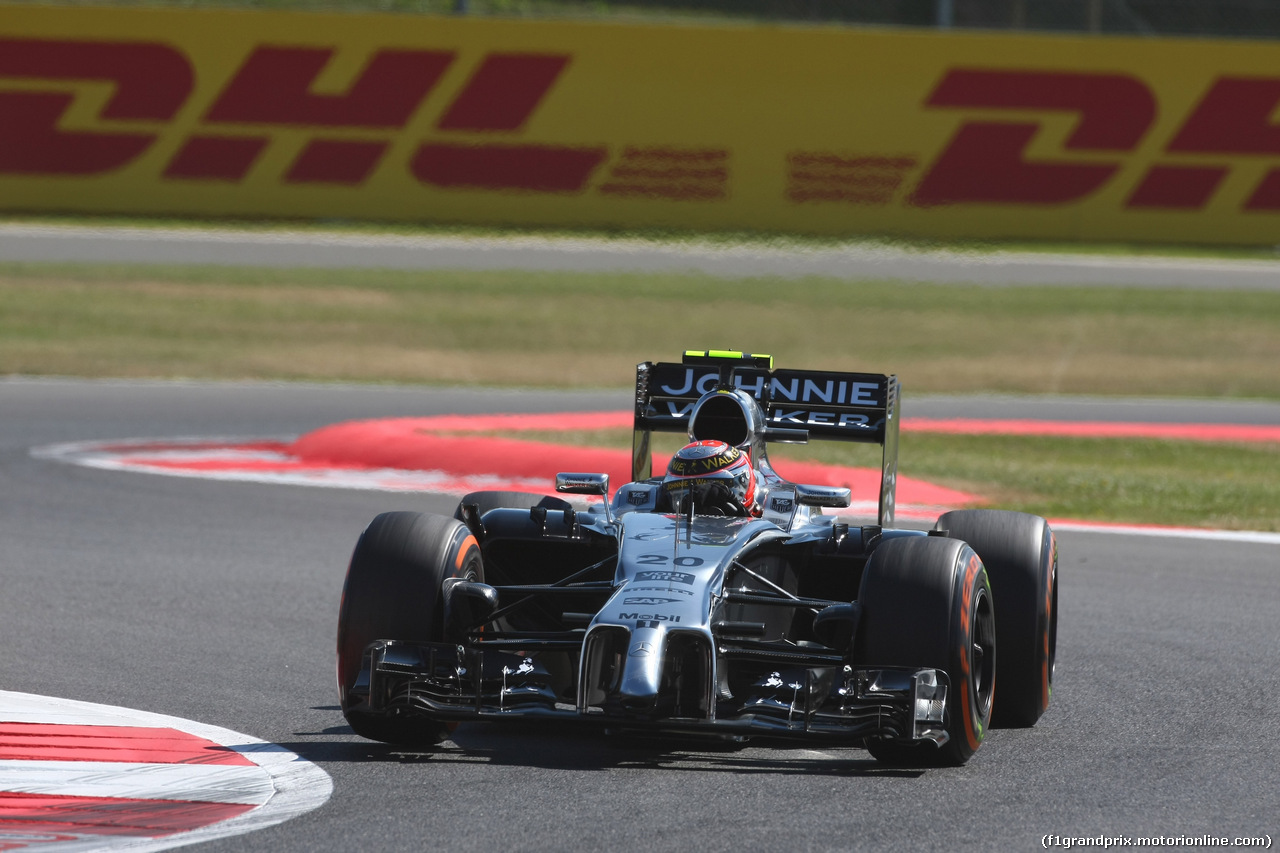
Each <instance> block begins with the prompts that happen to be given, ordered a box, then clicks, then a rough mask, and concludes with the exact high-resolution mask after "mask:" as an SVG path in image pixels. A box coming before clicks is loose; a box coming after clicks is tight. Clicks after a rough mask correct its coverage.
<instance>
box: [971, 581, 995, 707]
mask: <svg viewBox="0 0 1280 853" xmlns="http://www.w3.org/2000/svg"><path fill="white" fill-rule="evenodd" d="M969 665H970V669H969V671H970V672H972V673H973V694H974V698H975V699H976V700H977V705H978V711H979V714H980V716H981V717H982V718H983V719H986V717H987V715H988V714H989V713H990V712H991V698H992V694H993V691H994V688H995V675H996V620H995V613H994V611H993V609H992V607H991V597H990V596H989V595H987V591H986V589H979V590H978V595H977V600H976V601H975V602H974V606H973V634H972V636H971V639H970V646H969Z"/></svg>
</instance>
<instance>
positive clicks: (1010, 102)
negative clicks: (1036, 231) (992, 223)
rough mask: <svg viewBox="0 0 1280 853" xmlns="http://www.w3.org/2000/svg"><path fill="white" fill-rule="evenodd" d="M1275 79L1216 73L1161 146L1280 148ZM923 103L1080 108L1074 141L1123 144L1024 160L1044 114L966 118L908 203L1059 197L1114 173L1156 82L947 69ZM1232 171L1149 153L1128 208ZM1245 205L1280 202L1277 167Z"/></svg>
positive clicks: (1208, 192)
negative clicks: (1085, 155)
mask: <svg viewBox="0 0 1280 853" xmlns="http://www.w3.org/2000/svg"><path fill="white" fill-rule="evenodd" d="M1278 104H1280V79H1277V78H1247V79H1245V78H1230V77H1224V78H1221V79H1219V80H1217V81H1216V82H1215V83H1214V85H1213V86H1212V87H1211V88H1210V89H1209V91H1208V92H1207V93H1206V95H1205V96H1204V98H1203V99H1202V100H1201V101H1200V102H1199V103H1198V104H1197V105H1196V107H1195V108H1193V110H1192V111H1191V113H1190V115H1189V116H1188V117H1187V119H1186V121H1185V122H1184V123H1183V124H1182V125H1181V127H1180V128H1179V129H1178V131H1176V132H1175V133H1174V135H1173V137H1172V139H1171V140H1170V142H1169V143H1168V145H1167V147H1166V151H1167V152H1168V153H1169V154H1171V155H1175V156H1177V155H1185V154H1218V155H1230V156H1241V155H1255V156H1257V155H1262V156H1277V155H1280V125H1277V124H1275V123H1273V122H1272V121H1271V116H1272V115H1273V114H1274V112H1275V110H1276V107H1277V105H1278ZM925 105H926V106H927V107H931V108H935V107H948V108H969V109H987V110H990V109H995V110H1001V109H1008V110H1020V111H1027V110H1045V111H1051V112H1062V111H1067V112H1071V113H1076V114H1077V115H1078V116H1079V119H1078V122H1077V124H1076V126H1075V129H1074V131H1073V132H1072V133H1071V135H1070V136H1069V137H1068V139H1067V141H1066V143H1065V149H1066V151H1067V152H1068V153H1070V152H1077V151H1078V152H1090V153H1093V152H1100V153H1110V154H1115V155H1117V158H1116V159H1113V160H1110V161H1101V162H1100V161H1099V160H1098V159H1097V158H1096V157H1091V158H1090V159H1089V160H1088V161H1083V160H1081V161H1071V160H1068V159H1064V160H1055V161H1029V160H1027V159H1026V158H1025V152H1026V150H1027V147H1028V146H1029V145H1030V143H1031V141H1032V140H1033V139H1034V137H1035V136H1036V134H1037V133H1038V132H1039V131H1040V127H1041V125H1040V122H1036V121H1007V122H1001V121H989V120H974V119H970V120H966V121H964V122H963V123H962V124H961V125H960V127H959V129H958V130H957V131H956V133H955V135H954V136H952V138H951V140H950V141H949V142H948V143H947V146H946V147H945V148H944V149H943V151H942V153H941V154H939V155H938V156H937V158H936V159H935V160H934V161H933V163H932V164H931V165H930V166H929V167H928V170H927V171H926V173H925V175H924V177H923V178H922V179H921V180H920V182H919V183H918V184H917V185H916V187H915V190H914V191H913V192H912V193H911V195H910V198H909V203H912V204H915V205H919V206H923V207H929V206H938V205H950V204H1019V205H1055V204H1066V203H1069V202H1074V201H1078V200H1080V199H1082V198H1084V197H1086V196H1088V195H1089V194H1091V193H1094V192H1096V191H1098V190H1099V189H1101V188H1102V187H1104V186H1106V185H1107V184H1108V183H1109V182H1110V181H1112V180H1113V179H1114V178H1115V177H1116V175H1117V174H1118V172H1119V171H1120V169H1121V167H1122V166H1123V165H1124V160H1123V159H1122V158H1121V157H1120V156H1119V155H1123V154H1126V153H1130V152H1133V151H1135V150H1137V148H1138V146H1139V144H1140V143H1141V142H1142V141H1143V140H1144V139H1145V138H1146V136H1147V133H1148V131H1149V129H1150V126H1151V125H1152V123H1153V121H1154V118H1155V114H1156V107H1157V104H1156V99H1155V96H1154V95H1153V93H1152V92H1151V90H1150V88H1149V87H1148V86H1147V85H1146V84H1145V83H1143V82H1142V81H1140V80H1138V79H1137V78H1134V77H1131V76H1128V75H1118V74H1079V73H1059V72H1044V71H1024V70H990V69H952V70H950V71H949V72H948V73H947V74H946V76H944V77H943V79H942V81H941V82H940V83H939V84H938V86H937V87H936V88H935V89H934V90H933V92H932V93H930V95H929V96H928V98H927V99H926V101H925ZM1229 171H1230V166H1229V165H1227V164H1214V163H1210V164H1195V165H1188V164H1183V163H1159V162H1157V163H1154V164H1152V165H1151V166H1150V167H1149V168H1148V169H1147V172H1146V173H1145V175H1144V176H1143V177H1142V179H1141V180H1140V181H1139V182H1138V184H1137V186H1136V187H1135V188H1134V190H1133V191H1132V192H1131V193H1130V195H1129V197H1128V199H1127V201H1126V202H1125V207H1126V208H1128V209H1181V210H1198V209H1201V208H1203V207H1205V206H1206V205H1207V204H1208V203H1209V201H1210V200H1211V199H1212V197H1213V194H1214V193H1215V192H1216V191H1217V189H1218V187H1219V186H1220V185H1221V183H1222V181H1223V179H1224V178H1225V177H1226V176H1227V174H1228V173H1229ZM1244 209H1245V210H1254V211H1264V210H1280V168H1276V169H1272V170H1270V171H1269V172H1268V173H1267V174H1266V175H1265V176H1264V177H1263V179H1262V180H1261V181H1260V183H1259V184H1258V186H1257V187H1256V188H1255V189H1254V192H1253V194H1252V195H1251V196H1250V198H1249V199H1248V200H1247V201H1246V202H1245V205H1244Z"/></svg>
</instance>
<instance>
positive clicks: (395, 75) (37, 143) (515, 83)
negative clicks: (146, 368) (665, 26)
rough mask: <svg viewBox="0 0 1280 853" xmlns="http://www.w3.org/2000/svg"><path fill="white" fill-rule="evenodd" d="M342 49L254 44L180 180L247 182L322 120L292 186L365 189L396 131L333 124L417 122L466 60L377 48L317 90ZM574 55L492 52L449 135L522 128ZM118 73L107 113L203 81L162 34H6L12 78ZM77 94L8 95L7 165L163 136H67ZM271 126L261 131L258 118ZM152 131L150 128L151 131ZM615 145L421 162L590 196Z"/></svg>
mask: <svg viewBox="0 0 1280 853" xmlns="http://www.w3.org/2000/svg"><path fill="white" fill-rule="evenodd" d="M334 53H335V51H334V49H332V48H315V47H281V46H273V45H260V46H258V47H256V48H254V49H253V50H252V51H251V52H250V54H249V55H248V57H247V58H246V59H245V61H244V63H243V64H242V65H241V66H240V68H239V69H238V70H237V71H236V73H235V74H234V75H233V76H232V77H231V79H230V80H229V81H228V82H227V84H226V85H225V86H224V87H223V89H222V90H221V92H220V93H219V94H218V95H217V96H216V97H215V98H214V99H213V102H212V106H210V108H209V109H208V111H207V112H206V113H205V115H204V116H203V117H202V120H201V124H200V127H199V129H198V130H197V132H195V133H192V134H191V135H190V136H189V137H188V138H187V139H185V140H184V141H183V142H182V144H181V145H179V146H178V149H177V152H176V153H175V155H174V156H173V157H172V158H171V159H170V160H169V162H168V163H167V165H166V166H165V167H164V169H163V172H162V176H163V178H165V179H167V180H197V181H225V182H231V183H235V182H239V181H241V180H243V179H244V178H245V177H246V176H247V175H248V174H249V172H250V170H251V169H252V168H253V167H254V165H255V164H256V163H257V162H258V160H259V158H260V157H261V156H262V154H263V153H264V151H265V150H266V148H267V147H268V146H269V145H270V143H271V133H270V129H271V128H275V127H281V126H285V127H307V128H316V129H317V131H318V135H317V137H316V138H314V139H312V140H311V141H309V142H307V143H306V144H305V145H304V146H303V148H302V150H301V152H300V153H299V154H298V155H297V157H296V158H295V159H294V161H293V162H292V163H291V164H290V166H289V167H288V168H287V170H286V171H285V174H284V176H283V179H284V181H285V182H286V183H299V184H301V183H322V184H336V185H348V186H353V185H358V184H361V183H363V182H364V181H365V180H366V179H367V178H368V177H369V176H370V175H371V174H372V173H373V171H374V169H376V168H377V166H378V164H379V163H380V162H381V161H382V158H383V156H384V154H385V153H386V151H387V149H388V148H389V147H390V140H389V139H369V140H352V139H334V138H325V137H324V136H323V135H319V134H322V133H323V130H324V129H360V130H370V131H383V132H386V131H396V130H400V129H402V128H404V127H405V126H406V125H407V123H408V122H409V120H410V119H411V118H412V116H413V115H414V114H415V113H416V112H417V110H418V109H419V108H420V107H421V105H422V103H423V101H425V99H426V98H427V96H428V95H429V94H430V93H431V92H432V91H433V90H434V89H435V87H436V85H437V84H438V83H439V82H440V80H441V79H442V78H443V77H444V75H445V74H446V72H447V71H448V70H449V69H450V68H451V66H453V65H454V63H455V59H456V54H455V53H454V52H453V51H447V50H390V49H384V50H379V51H376V52H374V53H373V55H372V56H371V58H370V59H369V61H368V62H367V63H366V64H365V66H364V67H363V68H362V70H361V71H360V73H359V74H358V75H357V76H356V78H355V79H354V80H353V81H352V82H351V84H350V86H349V87H348V88H347V89H346V90H345V91H344V92H341V93H337V94H320V93H316V92H314V91H313V87H314V84H315V81H316V79H317V78H318V77H319V75H320V74H321V73H322V72H323V71H324V69H325V67H326V66H327V65H328V64H329V62H330V61H331V60H332V59H333V56H334ZM569 60H570V57H569V56H567V55H563V54H530V53H492V54H489V55H487V56H485V57H484V58H483V59H482V60H481V62H480V64H479V65H478V66H477V67H476V68H475V69H474V71H473V72H472V73H471V76H470V77H469V78H468V79H467V81H466V83H465V84H464V85H463V87H462V89H461V91H460V92H459V93H458V95H457V96H456V97H455V98H454V99H453V101H452V102H451V103H450V104H449V105H448V106H447V107H446V108H445V109H444V111H443V112H442V114H441V117H440V119H439V121H437V123H436V127H437V129H438V130H439V131H441V132H443V133H446V134H451V133H454V132H468V133H475V132H485V133H488V132H502V133H511V132H519V131H521V130H522V129H523V128H524V127H525V125H526V124H527V123H528V121H529V120H530V118H531V117H532V116H533V114H534V113H535V112H536V110H537V108H538V107H539V105H540V104H541V103H542V102H543V100H544V99H545V98H546V96H547V95H548V93H549V92H550V91H551V89H552V88H553V86H554V85H555V83H556V81H557V80H558V79H559V77H560V75H561V73H562V72H563V70H564V68H565V67H566V66H567V65H568V63H569ZM4 77H8V78H19V79H21V78H37V79H40V80H63V79H65V80H68V81H81V80H105V81H108V82H113V83H115V84H116V92H115V95H114V96H113V97H112V98H111V100H110V101H109V102H108V103H107V106H106V107H105V108H104V109H103V111H102V113H101V115H100V116H99V118H101V119H104V120H122V119H124V120H127V119H137V120H147V121H168V120H171V119H172V118H173V117H174V116H175V115H176V113H177V111H178V109H179V108H180V107H181V106H182V105H183V104H184V103H186V101H187V99H188V98H189V96H190V94H191V91H192V88H193V79H194V77H193V73H192V70H191V66H190V63H189V62H188V60H187V58H186V57H185V56H184V55H183V54H181V53H180V52H178V51H177V50H175V49H173V48H172V47H168V46H165V45H160V44H152V43H114V42H94V41H65V42H61V41H41V40H33V39H25V40H24V39H10V40H0V78H4ZM74 98H75V94H74V92H72V91H49V92H31V91H10V92H4V91H0V174H3V173H8V174H42V175H87V174H100V173H104V172H110V171H113V170H115V169H119V168H121V167H123V166H126V165H128V164H129V163H130V162H132V161H133V160H135V159H137V158H138V157H139V156H141V155H142V154H143V153H144V152H145V151H146V150H147V149H148V148H149V147H150V146H151V144H152V143H153V142H155V140H156V139H157V137H158V134H157V133H155V132H123V131H116V132H111V133H107V132H97V131H84V132H75V133H72V132H67V131H61V130H59V129H58V128H57V124H58V121H59V120H60V118H61V117H62V115H63V114H64V113H65V112H66V110H67V109H68V108H69V107H70V106H71V104H72V102H73V101H74ZM255 126H258V127H261V128H262V131H261V132H253V131H252V130H249V129H247V128H252V127H255ZM148 130H149V131H150V128H149V129H148ZM607 156H608V150H607V149H606V148H605V147H604V146H550V145H536V144H529V145H511V144H508V143H503V144H476V143H473V142H470V141H468V142H465V143H464V142H457V143H450V142H436V141H426V142H423V143H422V144H421V145H420V147H419V148H418V150H417V152H416V153H415V155H414V156H413V158H412V160H411V166H410V171H411V172H412V174H413V175H414V176H415V177H417V178H418V180H420V181H421V182H422V183H424V184H426V185H429V186H434V187H438V188H445V189H453V188H469V189H486V190H526V191H531V192H579V191H581V190H583V189H585V188H586V185H587V182H588V180H589V178H590V176H591V174H592V173H593V172H594V171H595V169H596V168H597V167H598V166H599V165H600V164H601V163H602V162H603V161H604V160H605V159H606V158H607Z"/></svg>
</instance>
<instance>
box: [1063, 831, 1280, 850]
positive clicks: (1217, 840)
mask: <svg viewBox="0 0 1280 853" xmlns="http://www.w3.org/2000/svg"><path fill="white" fill-rule="evenodd" d="M1040 846H1041V847H1044V848H1045V849H1046V850H1047V849H1049V848H1050V847H1062V848H1065V849H1070V848H1072V847H1101V848H1103V849H1104V850H1105V849H1110V848H1112V847H1260V848H1262V849H1263V850H1270V849H1271V836H1270V835H1255V836H1235V837H1231V836H1223V835H1153V836H1149V837H1145V836H1142V837H1135V836H1132V835H1093V836H1079V835H1042V836H1040Z"/></svg>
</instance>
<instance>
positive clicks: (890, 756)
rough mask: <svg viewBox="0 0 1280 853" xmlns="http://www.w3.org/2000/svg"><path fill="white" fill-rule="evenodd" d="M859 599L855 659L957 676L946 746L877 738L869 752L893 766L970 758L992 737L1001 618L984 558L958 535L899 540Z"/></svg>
mask: <svg viewBox="0 0 1280 853" xmlns="http://www.w3.org/2000/svg"><path fill="white" fill-rule="evenodd" d="M858 602H859V605H860V608H861V619H860V620H859V624H858V635H857V642H856V644H855V649H854V661H855V664H858V665H862V666H866V667H870V668H874V667H876V666H907V667H931V668H934V669H939V670H942V671H944V672H946V673H947V676H948V678H949V680H950V686H949V688H948V690H947V705H946V715H945V726H946V731H947V734H948V736H949V737H948V740H947V742H946V743H945V744H943V745H942V746H941V747H938V746H935V745H934V744H933V743H931V742H928V741H925V742H921V743H910V742H904V741H902V740H891V739H873V740H871V741H869V742H868V743H867V749H868V751H869V752H870V753H871V754H872V755H873V756H875V758H877V759H878V760H880V761H882V762H885V763H888V764H894V765H906V766H926V767H928V766H958V765H961V764H964V763H965V762H966V761H968V760H969V759H970V758H971V757H972V756H973V754H974V753H975V752H977V750H978V747H979V746H981V745H982V741H983V738H984V737H985V736H986V732H987V726H988V722H989V720H990V716H991V700H992V695H993V691H994V689H995V667H996V659H997V654H996V653H997V643H996V620H995V612H994V603H993V600H992V595H991V586H990V583H989V582H988V580H987V573H986V570H985V569H984V568H983V565H982V562H981V560H979V559H978V556H977V554H975V553H974V551H973V549H972V548H970V547H969V546H968V545H966V544H965V543H963V542H959V541H956V540H952V539H947V538H943V537H935V536H912V537H906V538H901V539H892V540H890V541H888V542H885V543H883V544H881V545H880V546H879V547H878V548H876V550H875V551H874V552H873V553H872V555H871V559H870V560H868V562H867V566H866V569H865V571H864V572H863V576H862V584H861V587H860V589H859V591H858Z"/></svg>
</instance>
